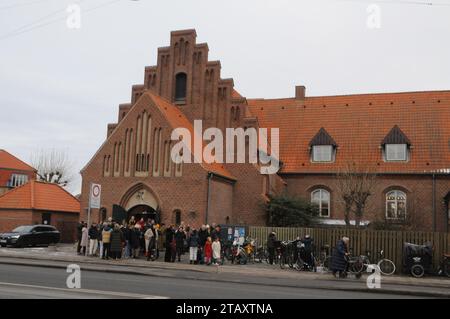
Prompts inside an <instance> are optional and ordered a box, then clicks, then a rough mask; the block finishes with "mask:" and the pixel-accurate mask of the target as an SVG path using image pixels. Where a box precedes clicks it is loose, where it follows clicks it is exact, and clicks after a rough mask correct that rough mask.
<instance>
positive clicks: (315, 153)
mask: <svg viewBox="0 0 450 319" xmlns="http://www.w3.org/2000/svg"><path fill="white" fill-rule="evenodd" d="M333 148H334V147H333V145H313V147H312V161H313V162H315V163H331V162H333V161H334V154H333V153H334V149H333ZM325 150H329V151H330V156H329V159H323V158H320V156H323V155H324V154H325ZM319 154H320V156H319Z"/></svg>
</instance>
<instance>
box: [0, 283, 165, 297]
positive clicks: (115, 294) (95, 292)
mask: <svg viewBox="0 0 450 319" xmlns="http://www.w3.org/2000/svg"><path fill="white" fill-rule="evenodd" d="M0 286H9V287H18V288H31V289H47V290H52V291H61V292H69V293H77V294H84V293H85V294H92V295H103V296H111V297H122V298H125V297H126V298H131V299H169V298H168V297H163V296H154V295H141V294H133V293H126V292H115V291H103V290H91V289H67V288H56V287H46V286H35V285H25V284H13V283H9V282H0Z"/></svg>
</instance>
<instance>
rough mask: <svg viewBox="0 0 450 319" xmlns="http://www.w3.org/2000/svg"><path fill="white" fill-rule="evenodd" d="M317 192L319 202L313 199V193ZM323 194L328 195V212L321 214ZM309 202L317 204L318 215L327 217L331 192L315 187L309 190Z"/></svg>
mask: <svg viewBox="0 0 450 319" xmlns="http://www.w3.org/2000/svg"><path fill="white" fill-rule="evenodd" d="M316 193H319V203H317V202H316V201H315V200H314V194H316ZM324 194H327V195H328V214H327V215H322V203H323V202H324V201H325V200H324ZM311 204H313V205H317V206H318V208H319V217H323V218H329V217H330V215H331V193H330V192H329V191H327V190H326V189H323V188H317V189H315V190H313V191H312V192H311Z"/></svg>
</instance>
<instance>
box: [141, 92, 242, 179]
mask: <svg viewBox="0 0 450 319" xmlns="http://www.w3.org/2000/svg"><path fill="white" fill-rule="evenodd" d="M145 94H148V96H149V97H150V98H151V99H152V100H153V101H154V102H155V104H156V106H157V107H158V108H159V110H160V112H161V113H162V114H163V115H164V117H165V118H166V120H167V121H168V122H169V124H170V125H171V126H172V128H178V127H181V128H186V129H188V130H189V132H190V133H191V138H192V139H193V138H194V127H193V124H192V123H191V122H190V121H189V120H188V119H187V117H186V116H185V115H184V114H183V112H181V111H180V110H179V109H178V108H177V107H176V106H175V105H173V104H172V103H170V102H169V101H167V100H165V99H163V98H162V97H160V96H158V95H155V94H153V93H151V92H146V93H145ZM188 147H189V145H188ZM191 154H194V151H193V150H191ZM201 165H202V167H203V168H204V169H205V170H207V171H209V172H212V173H215V174H218V175H220V176H223V177H227V178H230V179H233V180H235V179H236V178H235V177H233V175H231V174H230V172H229V171H228V170H227V169H226V168H225V167H224V166H223V164H220V163H210V164H208V163H205V161H203V160H201Z"/></svg>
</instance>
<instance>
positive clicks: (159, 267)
mask: <svg viewBox="0 0 450 319" xmlns="http://www.w3.org/2000/svg"><path fill="white" fill-rule="evenodd" d="M186 257H187V256H186V255H185V256H184V259H186ZM162 260H163V254H162V256H160V259H159V260H158V261H154V262H151V261H146V260H145V259H144V258H141V259H122V260H118V261H114V260H102V259H100V258H98V257H85V256H79V255H76V254H75V253H74V246H73V245H59V246H58V247H49V248H26V249H11V248H1V249H0V263H6V264H14V265H34V266H44V267H55V268H64V267H67V265H68V264H69V263H78V264H80V265H81V264H82V268H83V269H86V270H93V271H104V272H113V273H114V272H115V273H133V274H140V275H148V276H167V277H179V278H187V279H198V280H210V279H212V280H218V281H227V282H239V283H242V282H248V283H255V284H258V283H264V284H270V285H274V286H276V285H282V286H295V287H306V286H308V285H310V286H311V287H312V286H313V287H314V288H318V289H334V290H339V289H344V290H353V291H354V290H357V291H368V288H367V286H366V280H365V278H366V277H365V276H364V277H363V278H362V279H355V278H348V279H346V280H342V279H340V280H339V279H335V278H333V277H332V276H331V275H330V274H329V273H308V272H299V271H296V270H292V269H280V267H279V266H273V265H267V264H265V263H263V264H248V265H231V264H225V265H223V266H206V265H190V264H189V263H187V261H183V260H182V262H181V263H177V262H176V263H165V262H163V261H162ZM430 289H431V290H430ZM371 291H372V292H373V290H371ZM387 291H389V292H391V293H396V292H398V293H400V292H401V293H409V294H414V295H424V296H429V295H430V294H429V293H428V292H430V291H432V292H433V294H431V295H432V296H437V297H449V298H450V280H449V279H447V278H443V277H425V278H421V279H416V278H412V277H407V276H389V277H388V276H386V277H382V289H381V290H379V292H387ZM425 291H428V292H425Z"/></svg>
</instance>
